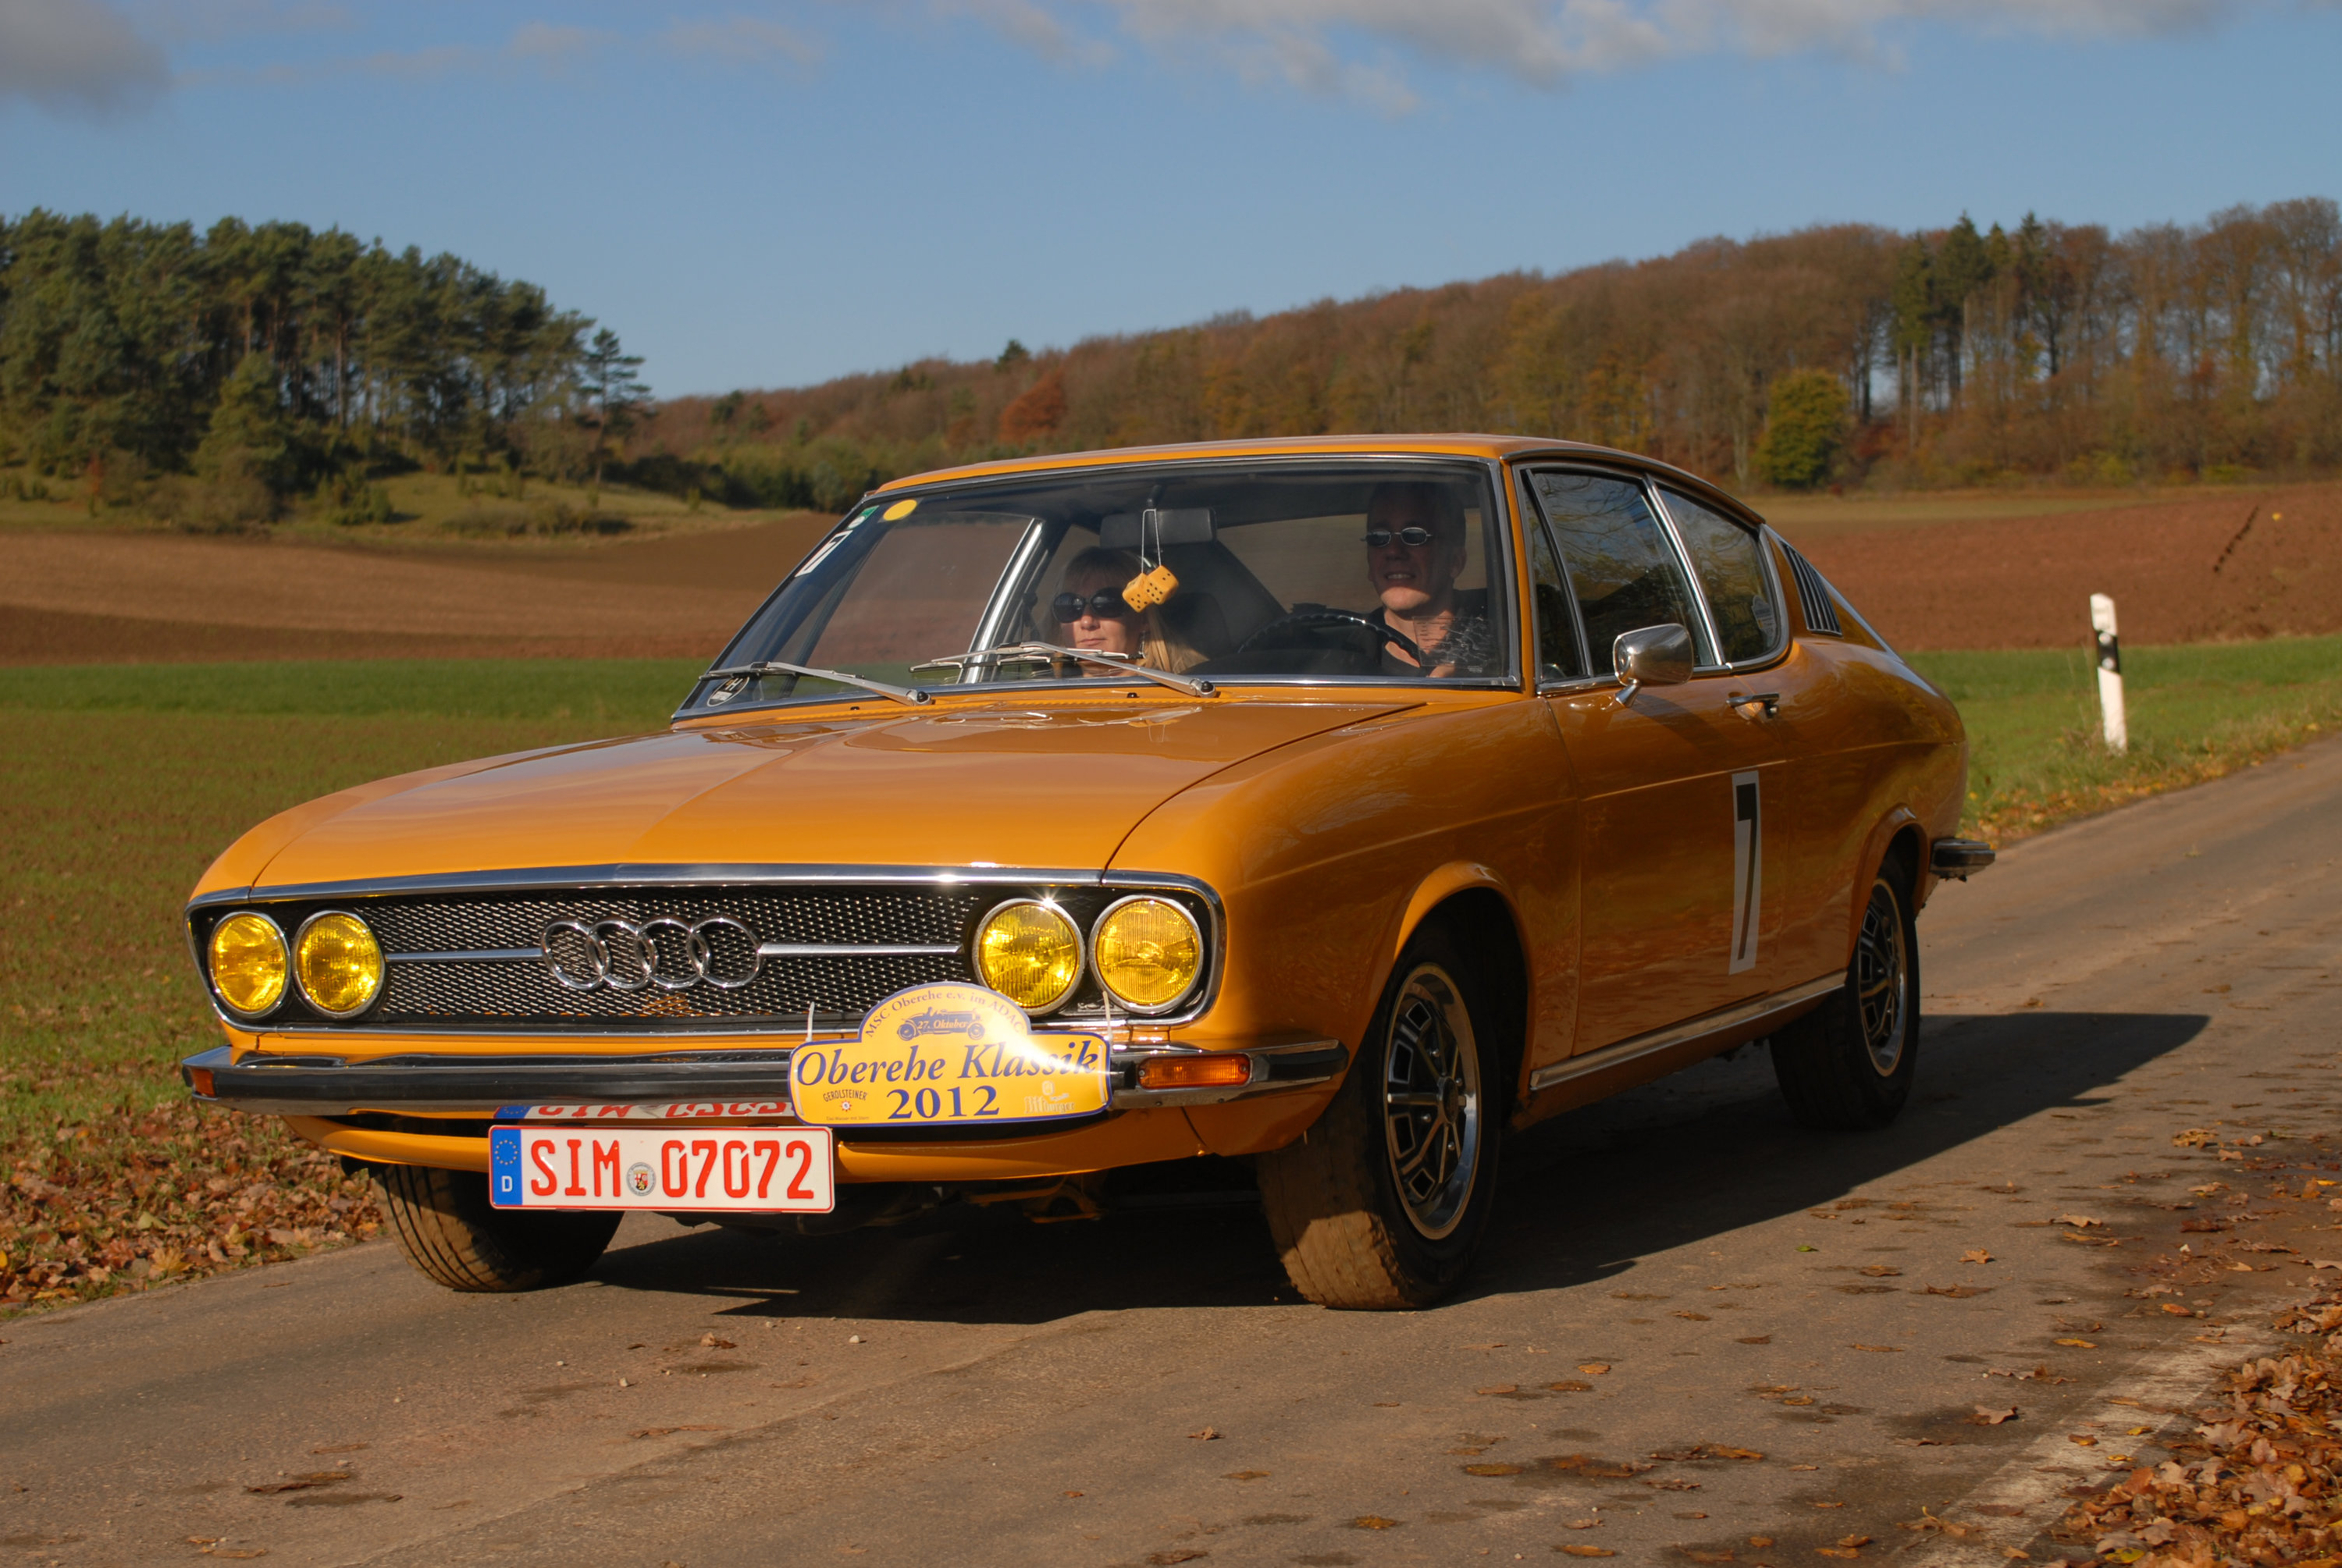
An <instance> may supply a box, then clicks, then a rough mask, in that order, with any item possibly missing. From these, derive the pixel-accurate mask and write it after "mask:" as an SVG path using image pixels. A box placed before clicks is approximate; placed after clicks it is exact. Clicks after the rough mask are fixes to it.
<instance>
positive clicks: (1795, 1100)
mask: <svg viewBox="0 0 2342 1568" xmlns="http://www.w3.org/2000/svg"><path fill="white" fill-rule="evenodd" d="M1918 1064H1919V933H1918V929H1917V925H1916V924H1914V922H1913V919H1912V914H1911V893H1910V884H1909V882H1908V880H1907V878H1906V876H1905V874H1903V873H1902V871H1901V870H1900V868H1898V867H1895V866H1888V867H1886V868H1883V869H1882V870H1881V871H1880V872H1879V874H1878V877H1877V881H1875V882H1873V883H1872V884H1870V898H1869V902H1868V903H1867V904H1866V905H1865V906H1864V909H1863V912H1862V929H1861V931H1860V932H1859V933H1858V934H1857V935H1856V937H1855V943H1854V957H1853V958H1852V960H1851V961H1849V962H1848V963H1847V971H1846V986H1845V988H1844V989H1843V990H1841V991H1838V992H1837V993H1836V994H1833V995H1832V996H1831V997H1830V999H1829V1000H1828V1001H1827V1002H1825V1003H1823V1004H1821V1006H1819V1007H1817V1008H1816V1009H1815V1010H1814V1011H1813V1012H1811V1013H1808V1014H1806V1015H1805V1016H1804V1017H1803V1018H1800V1019H1798V1020H1797V1022H1796V1023H1794V1024H1790V1025H1789V1026H1788V1027H1787V1028H1786V1029H1783V1030H1782V1031H1780V1032H1779V1033H1778V1034H1775V1035H1774V1036H1773V1072H1774V1075H1775V1076H1776V1077H1777V1078H1778V1079H1779V1080H1780V1083H1781V1097H1782V1098H1783V1099H1785V1100H1787V1102H1788V1103H1789V1114H1791V1115H1793V1116H1795V1117H1796V1118H1797V1121H1798V1122H1799V1123H1801V1124H1804V1125H1806V1126H1807V1127H1813V1128H1817V1129H1837V1130H1843V1131H1852V1130H1858V1129H1861V1128H1866V1127H1883V1126H1885V1125H1887V1123H1889V1122H1892V1121H1893V1120H1895V1118H1896V1116H1897V1114H1900V1113H1901V1111H1902V1109H1903V1103H1904V1102H1905V1101H1906V1100H1907V1099H1909V1098H1910V1097H1911V1080H1912V1078H1913V1076H1914V1075H1915V1074H1917V1070H1918Z"/></svg>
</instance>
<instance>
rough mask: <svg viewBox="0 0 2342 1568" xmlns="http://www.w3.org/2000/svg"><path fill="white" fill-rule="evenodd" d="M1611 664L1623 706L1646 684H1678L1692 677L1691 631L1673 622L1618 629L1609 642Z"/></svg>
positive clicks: (1632, 699) (1619, 700)
mask: <svg viewBox="0 0 2342 1568" xmlns="http://www.w3.org/2000/svg"><path fill="white" fill-rule="evenodd" d="M1610 663H1611V665H1612V667H1613V668H1615V669H1616V671H1617V672H1618V699H1617V700H1618V706H1620V707H1622V708H1623V707H1625V706H1626V704H1628V703H1631V702H1633V701H1634V700H1635V694H1636V692H1638V691H1640V690H1642V689H1643V688H1644V687H1645V686H1680V685H1682V684H1684V683H1685V682H1686V681H1688V680H1690V679H1691V666H1692V646H1691V634H1690V633H1689V632H1687V631H1686V630H1685V629H1684V628H1683V627H1681V626H1679V625H1677V624H1676V623H1675V622H1673V621H1670V622H1668V623H1667V624H1666V625H1664V626H1640V627H1637V628H1636V629H1635V630H1634V631H1631V632H1621V633H1619V634H1618V636H1617V639H1616V641H1615V642H1613V643H1612V644H1610Z"/></svg>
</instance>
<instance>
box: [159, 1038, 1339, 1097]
mask: <svg viewBox="0 0 2342 1568" xmlns="http://www.w3.org/2000/svg"><path fill="white" fill-rule="evenodd" d="M793 1049H794V1048H792V1047H786V1046H783V1047H777V1048H768V1049H763V1050H736V1051H663V1052H656V1053H650V1054H639V1055H626V1056H601V1055H594V1056H586V1055H528V1056H518V1055H515V1056H457V1055H452V1054H450V1055H441V1054H429V1053H410V1054H401V1055H395V1056H369V1057H357V1058H351V1057H345V1056H328V1055H299V1056H294V1055H284V1056H271V1057H268V1058H266V1059H265V1061H257V1062H256V1061H254V1060H252V1059H251V1058H249V1057H247V1058H246V1059H245V1061H244V1062H242V1063H238V1062H237V1061H236V1060H235V1051H234V1049H233V1048H232V1047H230V1046H226V1045H220V1046H215V1047H214V1048H213V1049H211V1050H209V1051H205V1052H203V1053H202V1054H198V1055H195V1056H190V1057H188V1058H187V1059H186V1060H185V1061H184V1062H182V1063H181V1064H179V1076H180V1079H181V1081H182V1082H184V1083H185V1084H186V1085H187V1086H188V1088H189V1089H190V1090H195V1088H196V1086H197V1083H198V1077H197V1075H198V1074H203V1075H205V1077H206V1078H207V1079H208V1081H209V1083H210V1085H211V1088H210V1092H209V1093H208V1094H204V1093H197V1094H195V1098H196V1099H197V1100H199V1101H202V1102H203V1103H205V1104H215V1105H224V1106H225V1107H227V1108H228V1109H230V1110H235V1111H251V1112H255V1113H259V1114H267V1115H292V1116H342V1115H351V1114H356V1113H358V1112H361V1111H386V1112H393V1113H396V1112H401V1111H407V1112H426V1111H427V1112H441V1113H459V1114H461V1113H468V1114H475V1115H493V1114H495V1112H496V1111H497V1110H499V1109H501V1108H502V1107H504V1106H506V1105H618V1104H655V1105H664V1104H689V1103H693V1102H697V1101H703V1100H768V1101H769V1100H784V1101H785V1100H786V1099H787V1098H788V1095H789V1058H790V1056H791V1055H792V1054H793ZM1217 1055H1241V1056H1243V1057H1245V1058H1246V1059H1247V1060H1248V1061H1249V1062H1250V1064H1251V1070H1250V1074H1249V1075H1248V1076H1247V1077H1246V1081H1245V1082H1244V1083H1242V1084H1210V1085H1207V1086H1205V1087H1201V1088H1189V1089H1141V1088H1139V1087H1138V1070H1139V1068H1140V1067H1141V1066H1142V1065H1143V1064H1146V1062H1148V1061H1151V1060H1154V1059H1156V1058H1157V1057H1179V1058H1195V1057H1206V1056H1217ZM1348 1062H1349V1052H1348V1051H1347V1050H1346V1049H1345V1048H1344V1047H1343V1046H1342V1044H1340V1043H1339V1042H1338V1041H1334V1040H1326V1039H1296V1040H1279V1041H1276V1042H1274V1043H1271V1044H1264V1045H1256V1046H1249V1047H1246V1048H1245V1049H1243V1050H1241V1051H1236V1052H1210V1051H1202V1050H1198V1049H1197V1048H1196V1047H1194V1046H1192V1045H1171V1044H1162V1045H1116V1047H1114V1050H1113V1054H1112V1057H1111V1063H1112V1071H1113V1074H1114V1091H1113V1094H1114V1099H1113V1107H1114V1109H1116V1110H1117V1111H1137V1110H1147V1109H1153V1108H1156V1107H1159V1106H1166V1105H1209V1104H1218V1103H1220V1102H1222V1101H1226V1100H1245V1099H1251V1098H1253V1097H1254V1096H1256V1095H1260V1094H1284V1093H1286V1091H1289V1090H1294V1089H1306V1088H1308V1087H1309V1086H1311V1085H1312V1084H1323V1083H1325V1082H1326V1081H1327V1080H1328V1079H1330V1078H1334V1077H1336V1076H1337V1075H1339V1074H1340V1073H1341V1071H1342V1069H1343V1068H1344V1067H1345V1066H1346V1065H1347V1064H1348Z"/></svg>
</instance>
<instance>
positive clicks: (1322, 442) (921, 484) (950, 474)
mask: <svg viewBox="0 0 2342 1568" xmlns="http://www.w3.org/2000/svg"><path fill="white" fill-rule="evenodd" d="M1354 456H1355V457H1365V456H1375V457H1477V458H1482V459H1504V458H1517V457H1556V458H1578V459H1586V458H1594V459H1598V460H1600V461H1602V462H1604V463H1611V464H1623V465H1626V466H1628V467H1633V468H1636V469H1640V470H1641V471H1643V472H1644V473H1646V474H1651V475H1653V476H1654V477H1656V478H1660V479H1664V480H1666V482H1668V483H1669V484H1678V485H1681V486H1682V487H1684V488H1685V489H1687V490H1690V491H1692V492H1693V493H1694V494H1696V495H1697V496H1698V497H1699V498H1700V499H1701V500H1703V501H1710V502H1716V503H1720V504H1721V509H1722V510H1725V511H1727V512H1730V513H1733V514H1737V515H1738V516H1740V517H1741V518H1743V519H1745V520H1746V521H1748V522H1751V523H1759V524H1761V523H1762V522H1763V521H1764V519H1763V518H1762V517H1761V516H1759V515H1758V514H1757V513H1756V512H1754V511H1752V510H1751V509H1750V508H1749V507H1748V505H1747V504H1746V503H1745V502H1743V501H1741V500H1740V499H1738V498H1737V497H1736V496H1734V495H1732V494H1728V493H1727V492H1726V491H1723V490H1720V489H1718V488H1717V487H1716V485H1714V484H1710V483H1708V482H1707V481H1706V480H1705V479H1702V478H1701V477H1700V476H1699V475H1697V474H1690V473H1686V471H1685V470H1683V469H1680V468H1677V467H1676V466H1675V465H1674V464H1668V463H1662V462H1660V461H1659V460H1658V459H1656V458H1654V457H1646V456H1645V455H1643V454H1641V453H1638V452H1621V451H1619V450H1617V449H1616V447H1610V446H1596V445H1594V444H1592V443H1590V442H1584V441H1556V440H1554V439H1551V438H1549V437H1545V436H1535V435H1486V434H1470V433H1452V434H1450V433H1443V434H1416V435H1280V436H1255V437H1250V438H1247V439H1245V440H1239V441H1189V442H1178V443H1173V444H1165V445H1160V446H1116V447H1107V448H1104V449H1100V450H1096V451H1090V452H1050V453H1042V454H1036V455H1034V456H1031V457H1009V458H1002V459H998V460H996V461H994V462H991V463H968V464H960V465H958V466H956V467H952V468H936V469H931V470H929V471H928V472H927V473H925V474H905V475H904V476H903V477H902V478H900V479H890V480H888V481H887V482H886V484H881V485H879V486H878V487H877V488H876V489H875V490H873V491H872V492H871V494H874V495H878V494H886V492H888V491H895V490H911V489H923V488H925V487H926V486H928V485H931V484H953V483H957V482H963V481H966V480H980V479H999V478H1005V477H1008V476H1011V475H1015V474H1047V473H1064V472H1066V471H1068V470H1078V469H1084V468H1110V467H1115V466H1118V465H1121V464H1146V463H1166V462H1176V461H1177V460H1179V459H1182V458H1196V457H1202V458H1221V457H1354Z"/></svg>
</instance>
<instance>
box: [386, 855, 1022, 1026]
mask: <svg viewBox="0 0 2342 1568" xmlns="http://www.w3.org/2000/svg"><path fill="white" fill-rule="evenodd" d="M997 896H998V895H997V894H987V893H979V892H972V891H970V890H968V889H966V888H901V887H886V888H835V887H822V888H704V887H701V888H673V889H668V888H626V889H583V890H580V891H578V892H575V893H527V894H464V895H450V894H435V895H432V896H428V897H421V898H395V897H394V898H383V899H378V900H372V899H370V900H368V901H366V903H365V906H364V914H365V920H366V922H367V924H370V925H371V926H372V927H373V928H374V932H375V940H376V941H378V942H380V943H381V944H382V947H383V951H384V952H385V954H392V955H394V961H393V963H392V964H391V965H390V974H389V976H388V979H387V983H386V984H385V987H384V994H383V1000H382V1003H381V1004H380V1006H379V1007H377V1008H376V1009H375V1011H374V1012H373V1013H371V1014H368V1015H367V1016H366V1018H365V1021H364V1022H365V1024H370V1025H375V1026H378V1027H385V1028H400V1027H406V1028H417V1027H428V1028H436V1029H444V1028H451V1027H465V1026H479V1027H485V1028H505V1029H510V1028H525V1027H534V1026H545V1027H557V1028H575V1027H577V1026H578V1025H580V1024H590V1025H596V1026H600V1027H613V1026H615V1027H621V1028H623V1027H629V1026H631V1027H640V1028H646V1029H672V1028H675V1027H676V1026H677V1025H678V1024H680V1025H684V1026H686V1027H688V1026H691V1025H694V1024H696V1025H699V1026H702V1027H709V1026H722V1025H725V1024H734V1025H747V1026H755V1025H757V1024H767V1025H780V1026H786V1025H787V1024H799V1025H802V1024H803V1023H804V1022H805V1018H806V1011H807V1010H808V1009H810V1010H811V1011H812V1012H813V1014H814V1016H815V1018H816V1022H817V1023H819V1024H823V1025H824V1026H827V1025H829V1024H834V1023H836V1022H837V1021H840V1020H843V1019H855V1018H859V1017H860V1016H861V1015H862V1014H865V1013H867V1012H868V1011H869V1010H870V1009H871V1008H872V1007H874V1006H876V1004H878V1003H880V1002H882V1001H884V1000H885V999H886V997H888V996H890V995H892V994H894V993H896V992H897V991H900V990H902V989H903V988H904V987H905V986H908V985H920V984H928V983H931V982H935V981H940V980H962V981H965V980H972V979H974V978H975V976H974V975H973V974H971V973H970V971H969V968H968V963H967V956H966V941H967V935H968V932H969V930H970V928H971V927H973V925H974V924H975V923H976V918H977V917H978V916H979V915H980V914H982V913H983V912H984V910H986V908H989V907H990V905H991V903H992V902H994V901H996V898H997ZM717 916H725V917H728V918H730V919H733V920H736V921H738V922H740V923H741V924H743V925H745V926H746V927H747V929H748V930H749V931H751V932H753V933H754V934H756V939H757V940H758V941H759V942H760V943H786V944H804V945H829V944H836V945H841V946H876V945H884V944H893V945H899V946H949V947H951V948H952V949H953V951H952V952H950V953H948V954H910V955H883V956H882V955H877V954H866V953H865V954H837V955H836V956H826V955H812V956H801V955H790V956H786V957H784V956H778V955H775V956H768V957H766V958H765V959H764V960H763V961H762V963H761V964H760V965H759V966H758V968H757V971H756V978H755V979H754V980H752V981H750V982H749V984H746V986H743V987H740V988H739V989H737V990H720V989H718V988H716V987H715V986H712V985H704V984H703V985H696V986H693V987H691V988H690V989H688V990H682V991H667V990H663V989H660V988H658V987H656V986H644V987H642V988H640V989H637V990H633V991H622V990H614V989H611V988H608V987H601V988H597V989H595V990H592V991H585V992H580V991H573V990H571V989H569V988H567V987H565V986H564V985H562V984H560V983H559V982H558V981H556V980H555V978H554V977H553V975H552V974H550V973H549V972H548V971H547V969H546V967H545V964H543V963H542V962H540V961H539V960H537V959H535V958H534V957H530V958H498V959H479V958H465V959H456V960H447V959H419V958H408V959H405V960H404V961H400V960H398V959H397V958H396V956H395V955H399V954H435V953H466V954H476V953H482V952H493V951H499V950H501V951H505V952H517V951H522V950H525V951H527V952H529V953H531V954H535V952H537V950H538V948H539V945H540V944H541V942H542V941H543V938H544V934H545V926H546V924H548V923H550V922H553V921H556V920H566V921H576V922H580V923H583V924H593V923H595V922H596V921H605V920H625V921H633V922H636V923H641V922H646V921H651V920H657V919H666V920H675V921H681V922H684V923H686V924H691V923H695V922H698V921H703V920H708V919H711V918H715V917H717Z"/></svg>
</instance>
